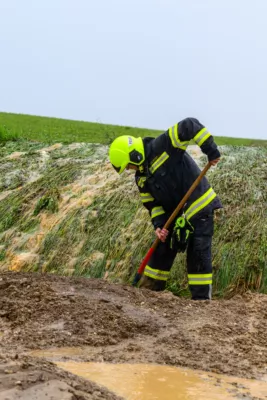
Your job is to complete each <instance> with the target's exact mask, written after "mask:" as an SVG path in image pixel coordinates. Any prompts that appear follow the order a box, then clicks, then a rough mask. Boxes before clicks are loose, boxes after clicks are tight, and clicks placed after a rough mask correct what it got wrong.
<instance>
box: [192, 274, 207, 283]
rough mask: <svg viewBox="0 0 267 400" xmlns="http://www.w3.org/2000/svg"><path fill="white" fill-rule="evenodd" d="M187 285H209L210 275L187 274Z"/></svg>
mask: <svg viewBox="0 0 267 400" xmlns="http://www.w3.org/2000/svg"><path fill="white" fill-rule="evenodd" d="M188 283H189V285H211V284H212V274H188Z"/></svg>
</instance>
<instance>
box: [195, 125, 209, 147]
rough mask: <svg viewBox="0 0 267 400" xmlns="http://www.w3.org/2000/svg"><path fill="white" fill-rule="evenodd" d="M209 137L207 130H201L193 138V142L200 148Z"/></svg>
mask: <svg viewBox="0 0 267 400" xmlns="http://www.w3.org/2000/svg"><path fill="white" fill-rule="evenodd" d="M210 136H211V134H210V132H209V131H208V130H207V128H203V129H201V131H199V132H198V134H197V135H196V136H195V137H194V141H195V142H196V144H197V145H198V146H201V145H202V144H203V143H204V142H205V141H206V140H207V139H208V138H209V137H210Z"/></svg>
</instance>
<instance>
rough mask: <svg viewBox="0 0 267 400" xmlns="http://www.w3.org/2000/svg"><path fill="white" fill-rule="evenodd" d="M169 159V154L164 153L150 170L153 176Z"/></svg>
mask: <svg viewBox="0 0 267 400" xmlns="http://www.w3.org/2000/svg"><path fill="white" fill-rule="evenodd" d="M168 158H169V154H167V153H166V152H164V153H162V154H161V156H159V158H158V159H157V160H156V161H155V162H154V163H153V164H152V165H151V167H150V168H149V170H150V172H151V174H154V172H155V171H156V170H157V169H158V168H159V167H160V166H161V165H162V164H163V163H165V161H167V160H168Z"/></svg>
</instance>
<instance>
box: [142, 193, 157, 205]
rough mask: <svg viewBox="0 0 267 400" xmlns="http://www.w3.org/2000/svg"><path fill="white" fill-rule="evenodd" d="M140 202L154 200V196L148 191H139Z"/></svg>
mask: <svg viewBox="0 0 267 400" xmlns="http://www.w3.org/2000/svg"><path fill="white" fill-rule="evenodd" d="M141 200H142V203H147V202H149V201H153V200H155V199H154V197H152V196H151V194H150V193H141Z"/></svg>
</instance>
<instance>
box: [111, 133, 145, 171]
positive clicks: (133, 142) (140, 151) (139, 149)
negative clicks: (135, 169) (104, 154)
mask: <svg viewBox="0 0 267 400" xmlns="http://www.w3.org/2000/svg"><path fill="white" fill-rule="evenodd" d="M109 160H110V162H111V164H112V166H113V167H114V168H115V170H116V171H117V172H118V173H119V174H121V173H122V172H123V171H124V170H125V168H126V167H127V165H128V164H133V165H141V164H142V163H143V162H144V160H145V150H144V144H143V140H142V138H140V137H139V138H136V137H134V136H126V135H124V136H119V137H117V138H116V139H115V140H114V141H113V142H112V143H111V145H110V148H109Z"/></svg>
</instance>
